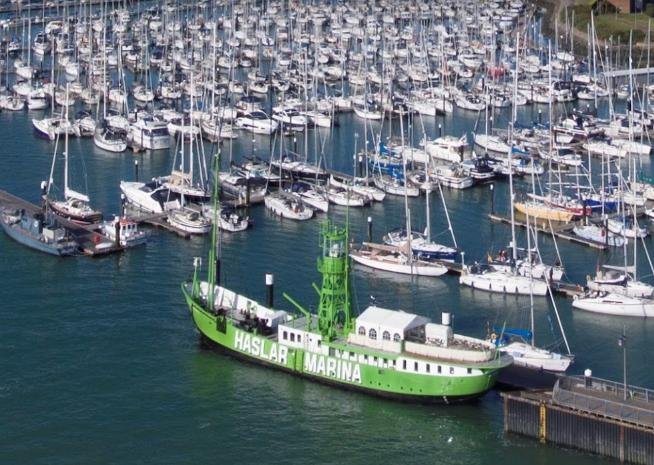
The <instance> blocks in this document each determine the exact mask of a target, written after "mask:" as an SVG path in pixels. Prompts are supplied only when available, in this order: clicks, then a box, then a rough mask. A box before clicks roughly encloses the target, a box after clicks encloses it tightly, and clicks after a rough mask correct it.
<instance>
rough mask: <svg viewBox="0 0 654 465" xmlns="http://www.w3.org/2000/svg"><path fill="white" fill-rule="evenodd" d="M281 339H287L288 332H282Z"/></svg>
mask: <svg viewBox="0 0 654 465" xmlns="http://www.w3.org/2000/svg"><path fill="white" fill-rule="evenodd" d="M283 339H284V340H286V339H288V332H286V331H284V337H283Z"/></svg>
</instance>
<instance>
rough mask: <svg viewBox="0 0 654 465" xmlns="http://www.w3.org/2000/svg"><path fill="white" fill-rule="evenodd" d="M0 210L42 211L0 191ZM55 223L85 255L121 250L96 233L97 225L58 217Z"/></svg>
mask: <svg viewBox="0 0 654 465" xmlns="http://www.w3.org/2000/svg"><path fill="white" fill-rule="evenodd" d="M0 208H7V209H14V210H25V211H26V212H27V213H29V214H31V215H33V214H35V213H38V212H42V211H43V208H42V207H40V206H37V205H34V204H33V203H30V202H28V201H27V200H24V199H21V198H20V197H16V196H15V195H13V194H10V193H9V192H6V191H3V190H0ZM57 223H59V225H60V226H62V227H63V228H65V229H66V230H67V231H68V232H69V233H70V234H71V236H72V237H73V239H74V240H75V241H76V242H77V243H78V244H79V247H80V249H81V250H82V252H83V253H84V254H85V255H90V256H93V257H97V256H100V255H108V254H111V253H115V252H120V251H122V250H123V247H122V246H120V245H119V244H117V243H116V242H114V241H112V240H111V239H108V238H107V237H106V236H103V235H102V234H100V233H98V232H97V231H96V230H97V229H98V228H99V226H98V225H80V224H78V223H75V222H73V221H70V220H67V219H65V218H61V217H59V216H57Z"/></svg>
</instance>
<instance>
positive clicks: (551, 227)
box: [488, 207, 646, 250]
mask: <svg viewBox="0 0 654 465" xmlns="http://www.w3.org/2000/svg"><path fill="white" fill-rule="evenodd" d="M645 210H646V208H645V207H637V208H636V212H635V213H636V216H637V217H641V216H643V215H644V214H645ZM617 215H618V213H610V214H608V215H606V217H607V218H614V217H616V216H617ZM488 218H490V219H491V221H494V222H496V223H503V224H511V219H510V218H506V217H504V216H501V215H497V214H495V213H489V214H488ZM522 218H524V215H522V214H516V219H515V225H516V226H518V227H520V228H526V227H527V224H526V221H522ZM581 221H582V220H579V221H572V222H569V223H560V222H556V221H548V220H538V219H533V220H531V221H530V223H529V226H530V227H532V228H535V229H536V230H537V231H538V232H542V233H546V234H553V235H554V236H556V237H559V238H561V239H565V240H566V241H569V242H573V243H575V244H581V245H585V246H587V247H592V248H594V249H599V250H606V249H608V248H609V246H608V245H607V244H606V243H604V242H597V241H591V240H588V239H583V238H581V237H579V236H576V235H575V234H574V233H573V232H572V230H573V229H574V227H575V226H578V225H581V224H582V223H581ZM589 221H590V222H591V223H599V222H601V221H602V220H601V219H600V218H598V217H589Z"/></svg>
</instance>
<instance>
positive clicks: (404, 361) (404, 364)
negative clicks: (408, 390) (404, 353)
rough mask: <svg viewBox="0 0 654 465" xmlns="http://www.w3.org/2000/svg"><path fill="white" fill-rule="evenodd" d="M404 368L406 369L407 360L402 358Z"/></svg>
mask: <svg viewBox="0 0 654 465" xmlns="http://www.w3.org/2000/svg"><path fill="white" fill-rule="evenodd" d="M402 369H403V370H406V360H402Z"/></svg>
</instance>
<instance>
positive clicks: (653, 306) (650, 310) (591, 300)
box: [572, 294, 654, 317]
mask: <svg viewBox="0 0 654 465" xmlns="http://www.w3.org/2000/svg"><path fill="white" fill-rule="evenodd" d="M572 306H573V307H574V308H577V309H579V310H585V311H587V312H593V313H602V314H604V315H616V316H637V317H653V316H654V301H652V300H649V299H639V298H635V297H627V296H623V295H619V294H607V295H604V296H597V297H581V298H578V299H575V300H574V301H573V302H572Z"/></svg>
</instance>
